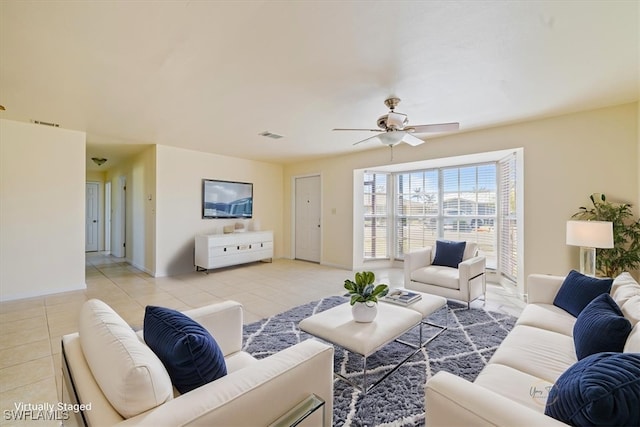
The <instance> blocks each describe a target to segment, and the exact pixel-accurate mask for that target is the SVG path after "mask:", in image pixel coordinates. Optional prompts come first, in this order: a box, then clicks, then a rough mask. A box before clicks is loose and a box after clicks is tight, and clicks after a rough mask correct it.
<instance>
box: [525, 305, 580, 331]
mask: <svg viewBox="0 0 640 427" xmlns="http://www.w3.org/2000/svg"><path fill="white" fill-rule="evenodd" d="M575 323H576V318H575V317H573V316H572V315H571V314H569V313H567V312H566V311H565V310H563V309H561V308H560V307H556V306H555V305H553V304H544V303H536V304H527V305H526V306H525V307H524V309H523V310H522V313H520V317H518V321H517V322H516V325H528V326H534V327H536V328H541V329H546V330H548V331H552V332H558V333H559V334H563V335H566V336H568V337H572V336H573V325H574V324H575Z"/></svg>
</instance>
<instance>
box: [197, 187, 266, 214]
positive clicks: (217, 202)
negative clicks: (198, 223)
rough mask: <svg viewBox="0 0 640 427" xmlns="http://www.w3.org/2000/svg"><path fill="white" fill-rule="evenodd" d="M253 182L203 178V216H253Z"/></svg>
mask: <svg viewBox="0 0 640 427" xmlns="http://www.w3.org/2000/svg"><path fill="white" fill-rule="evenodd" d="M252 217H253V184H251V183H248V182H232V181H220V180H214V179H203V180H202V218H252Z"/></svg>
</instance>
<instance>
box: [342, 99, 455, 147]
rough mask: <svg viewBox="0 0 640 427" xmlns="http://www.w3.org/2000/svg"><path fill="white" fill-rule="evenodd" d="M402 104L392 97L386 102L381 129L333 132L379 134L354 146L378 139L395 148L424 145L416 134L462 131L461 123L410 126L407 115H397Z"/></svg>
mask: <svg viewBox="0 0 640 427" xmlns="http://www.w3.org/2000/svg"><path fill="white" fill-rule="evenodd" d="M399 103H400V98H396V97H390V98H387V99H385V100H384V105H386V106H387V107H388V108H389V110H390V111H389V112H388V113H387V114H385V115H383V116H380V117H378V121H377V125H378V128H379V129H344V128H338V129H333V130H339V131H343V130H349V131H353V130H355V131H369V132H379V133H378V135H375V136H371V137H369V138H365V139H363V140H362V141H358V142H356V143H354V144H353V145H356V144H360V143H362V142H365V141H369V140H371V139H375V138H377V139H378V140H380V142H382V143H383V144H385V145H388V146H389V147H393V146H394V145H396V144H399V143H400V142H405V143H407V144H409V145H412V146H416V145H420V144H422V143H423V142H424V141H423V140H422V139H420V138H417V137H415V136H414V135H413V134H416V133H429V132H450V131H456V130H458V129H460V123H457V122H453V123H435V124H430V125H409V120H408V119H407V115H406V114H403V113H397V112H396V111H395V108H396V107H397V106H398V104H399Z"/></svg>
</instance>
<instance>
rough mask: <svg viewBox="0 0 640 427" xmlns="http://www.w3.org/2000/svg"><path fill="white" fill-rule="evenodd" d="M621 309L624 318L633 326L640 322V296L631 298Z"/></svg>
mask: <svg viewBox="0 0 640 427" xmlns="http://www.w3.org/2000/svg"><path fill="white" fill-rule="evenodd" d="M620 308H621V310H622V314H624V317H626V318H627V319H628V320H629V322H631V326H635V325H636V324H637V323H638V322H640V295H636V296H634V297H631V298H629V299H628V300H627V302H625V303H624V304H623V305H622V307H620Z"/></svg>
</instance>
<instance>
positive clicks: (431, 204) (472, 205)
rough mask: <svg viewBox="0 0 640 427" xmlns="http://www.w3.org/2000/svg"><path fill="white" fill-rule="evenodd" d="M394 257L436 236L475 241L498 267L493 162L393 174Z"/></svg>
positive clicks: (420, 245)
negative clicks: (394, 196)
mask: <svg viewBox="0 0 640 427" xmlns="http://www.w3.org/2000/svg"><path fill="white" fill-rule="evenodd" d="M393 177H394V178H395V181H396V186H395V194H396V198H395V199H394V201H395V202H396V203H395V205H394V212H395V244H394V247H395V253H394V256H395V258H398V259H403V258H404V254H406V253H408V252H409V251H411V250H412V249H416V248H421V247H424V246H431V245H434V244H435V241H436V239H439V238H444V239H448V240H467V241H473V242H476V243H478V245H479V248H480V251H481V252H482V253H483V255H484V256H486V257H487V266H488V267H490V268H496V264H497V263H496V253H497V251H496V234H495V224H496V199H497V197H496V196H497V182H496V164H495V163H488V164H481V165H468V166H463V167H451V168H438V169H429V170H423V171H414V172H406V173H397V174H394V175H393Z"/></svg>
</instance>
